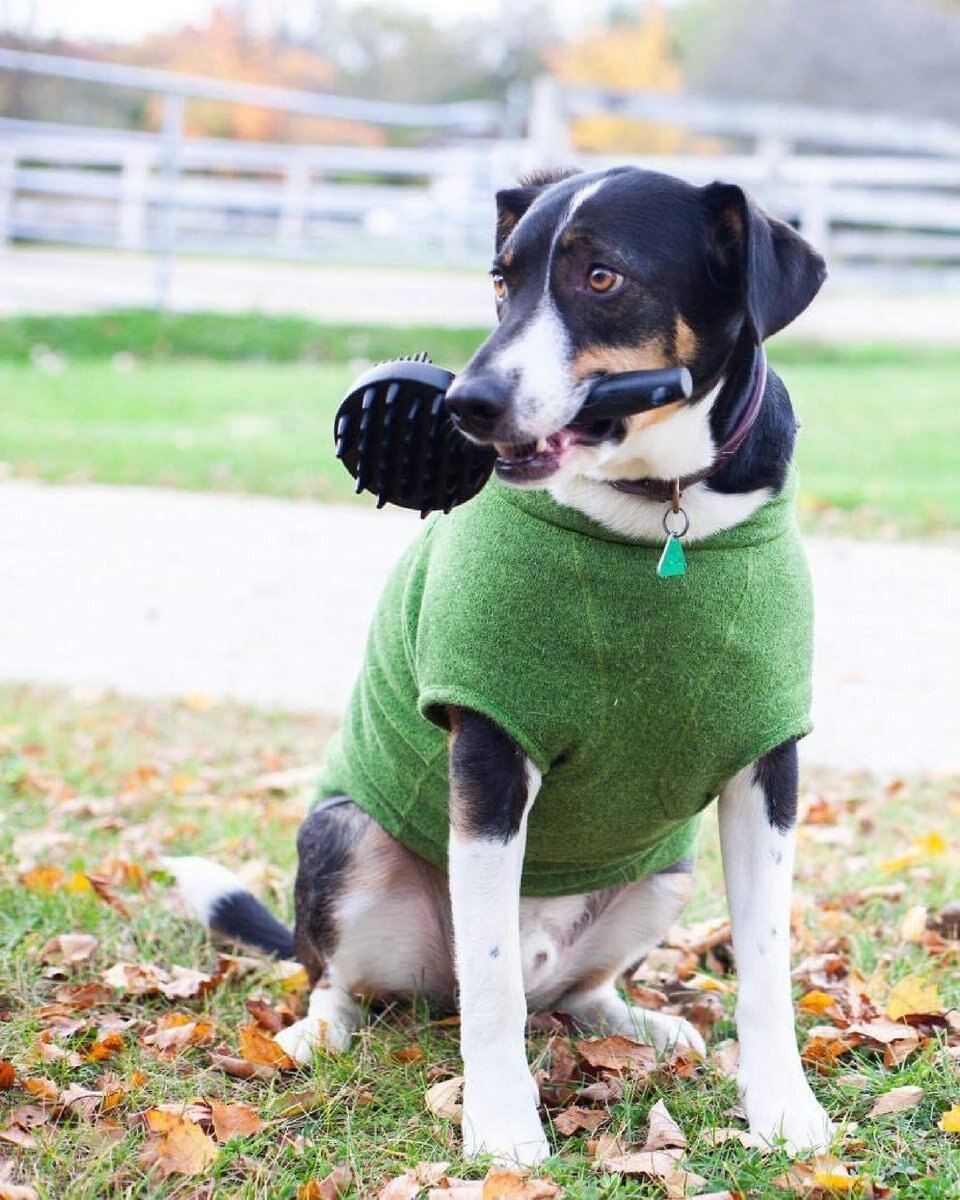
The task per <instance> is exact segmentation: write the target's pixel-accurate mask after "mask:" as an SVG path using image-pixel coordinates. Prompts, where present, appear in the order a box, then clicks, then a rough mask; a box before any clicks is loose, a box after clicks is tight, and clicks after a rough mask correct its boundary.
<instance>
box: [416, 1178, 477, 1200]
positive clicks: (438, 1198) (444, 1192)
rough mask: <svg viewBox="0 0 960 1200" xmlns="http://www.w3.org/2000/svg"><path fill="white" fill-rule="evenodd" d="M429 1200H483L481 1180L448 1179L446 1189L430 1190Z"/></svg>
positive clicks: (436, 1188) (435, 1188)
mask: <svg viewBox="0 0 960 1200" xmlns="http://www.w3.org/2000/svg"><path fill="white" fill-rule="evenodd" d="M427 1200H483V1182H482V1181H481V1180H479V1179H452V1178H451V1179H448V1180H447V1182H446V1186H445V1187H434V1188H430V1190H429V1191H428V1192H427Z"/></svg>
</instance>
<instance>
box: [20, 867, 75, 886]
mask: <svg viewBox="0 0 960 1200" xmlns="http://www.w3.org/2000/svg"><path fill="white" fill-rule="evenodd" d="M65 878H66V876H65V875H64V873H63V869H62V868H61V867H33V868H32V870H29V871H24V872H23V874H22V875H21V876H20V882H21V883H22V884H23V885H24V887H28V888H30V889H31V890H32V891H35V892H52V891H54V889H58V888H59V887H60V885H61V884H62V883H63V881H64V879H65Z"/></svg>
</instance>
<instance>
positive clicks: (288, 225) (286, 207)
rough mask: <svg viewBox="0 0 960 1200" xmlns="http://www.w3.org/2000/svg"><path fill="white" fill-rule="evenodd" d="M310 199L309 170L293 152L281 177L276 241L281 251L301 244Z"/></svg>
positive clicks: (300, 157)
mask: <svg viewBox="0 0 960 1200" xmlns="http://www.w3.org/2000/svg"><path fill="white" fill-rule="evenodd" d="M309 197H310V168H309V167H308V165H307V164H306V162H304V160H303V157H302V155H300V154H297V153H296V152H294V153H293V154H292V155H291V157H290V159H289V161H288V163H287V166H286V169H285V171H284V176H283V190H282V192H281V197H280V218H279V221H278V222H277V241H278V243H279V245H280V249H281V250H285V251H291V250H296V249H297V248H298V247H299V246H300V244H301V243H302V242H303V235H304V222H305V218H306V216H307V201H308V199H309Z"/></svg>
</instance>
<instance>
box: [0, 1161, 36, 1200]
mask: <svg viewBox="0 0 960 1200" xmlns="http://www.w3.org/2000/svg"><path fill="white" fill-rule="evenodd" d="M15 1170H16V1167H15V1165H14V1163H13V1162H12V1160H10V1159H5V1160H3V1161H0V1200H40V1193H39V1192H38V1191H37V1190H36V1189H35V1188H32V1187H27V1186H26V1185H25V1184H22V1183H14V1182H13V1175H14V1171H15Z"/></svg>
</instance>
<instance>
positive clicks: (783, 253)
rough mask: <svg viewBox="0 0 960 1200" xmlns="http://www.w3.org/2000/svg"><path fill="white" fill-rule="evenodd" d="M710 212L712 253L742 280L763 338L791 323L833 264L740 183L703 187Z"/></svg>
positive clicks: (731, 276)
mask: <svg viewBox="0 0 960 1200" xmlns="http://www.w3.org/2000/svg"><path fill="white" fill-rule="evenodd" d="M701 195H702V197H703V201H704V204H705V205H706V207H707V211H708V214H709V225H708V230H709V232H708V246H707V254H708V257H709V259H710V261H711V265H712V266H713V267H714V268H719V271H720V273H721V277H722V278H725V279H727V280H729V281H730V282H731V283H734V282H735V283H736V284H737V285H738V286H739V289H740V293H741V296H742V298H743V305H744V310H745V312H746V316H747V321H748V322H749V324H750V326H751V329H752V331H753V333H754V335H755V337H756V339H757V341H763V339H764V338H768V337H771V336H772V335H773V334H775V333H778V332H779V331H780V330H781V329H783V328H784V326H785V325H789V324H790V322H791V321H792V320H794V318H795V317H798V316H799V315H800V314H801V313H802V312H803V310H804V309H805V308H806V307H807V305H808V304H809V303H810V301H811V300H812V299H813V298H814V296H815V295H816V294H817V292H819V290H820V287H821V285H822V284H823V281H824V279H826V277H827V264H826V263H825V262H824V261H823V259H822V258H821V257H820V255H819V254H818V253H817V252H816V250H814V248H813V247H812V246H811V245H810V243H809V242H807V241H805V239H804V238H802V237H801V236H800V234H799V233H797V232H796V231H795V230H793V229H791V228H790V226H789V225H786V224H784V222H783V221H778V220H776V218H774V217H769V216H767V214H766V213H765V212H763V211H762V210H761V209H760V208H758V207H757V205H756V204H754V203H753V201H752V200H750V199H749V197H748V196H747V195H746V194H745V193H744V191H743V190H742V189H741V188H739V187H737V186H736V185H735V184H730V183H711V184H708V185H707V187H705V188H701Z"/></svg>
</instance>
